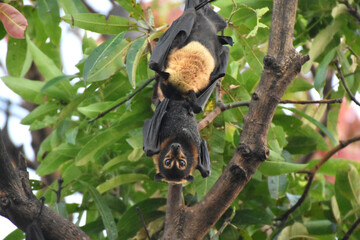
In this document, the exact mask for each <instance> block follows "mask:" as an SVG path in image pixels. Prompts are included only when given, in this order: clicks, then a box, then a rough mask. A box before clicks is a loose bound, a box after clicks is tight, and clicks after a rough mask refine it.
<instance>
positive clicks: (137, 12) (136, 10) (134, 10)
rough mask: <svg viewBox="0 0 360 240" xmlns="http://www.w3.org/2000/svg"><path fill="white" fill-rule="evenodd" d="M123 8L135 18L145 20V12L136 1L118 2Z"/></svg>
mask: <svg viewBox="0 0 360 240" xmlns="http://www.w3.org/2000/svg"><path fill="white" fill-rule="evenodd" d="M117 2H118V3H119V4H120V6H121V7H123V8H124V9H125V10H126V11H127V12H128V13H129V15H130V17H134V18H137V19H139V18H143V17H144V11H143V10H142V7H141V5H140V4H138V3H136V0H117Z"/></svg>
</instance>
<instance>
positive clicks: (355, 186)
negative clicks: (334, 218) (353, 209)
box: [348, 164, 360, 205]
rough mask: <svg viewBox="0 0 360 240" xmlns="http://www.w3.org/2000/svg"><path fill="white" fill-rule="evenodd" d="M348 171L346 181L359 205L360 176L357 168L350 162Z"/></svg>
mask: <svg viewBox="0 0 360 240" xmlns="http://www.w3.org/2000/svg"><path fill="white" fill-rule="evenodd" d="M349 167H350V169H349V173H348V181H349V184H350V188H351V192H352V194H353V197H354V199H355V202H356V203H357V205H360V177H359V172H358V171H357V169H356V168H355V167H354V166H353V165H352V164H350V165H349Z"/></svg>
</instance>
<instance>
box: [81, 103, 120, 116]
mask: <svg viewBox="0 0 360 240" xmlns="http://www.w3.org/2000/svg"><path fill="white" fill-rule="evenodd" d="M115 104H116V103H114V102H97V103H94V104H90V105H88V106H86V107H78V111H79V112H81V113H82V114H84V115H85V116H87V117H88V118H94V117H96V116H97V115H98V114H99V113H101V112H104V111H105V110H107V109H110V108H111V107H113V106H114V105H115Z"/></svg>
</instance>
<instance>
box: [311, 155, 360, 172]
mask: <svg viewBox="0 0 360 240" xmlns="http://www.w3.org/2000/svg"><path fill="white" fill-rule="evenodd" d="M318 162H319V159H313V160H311V162H309V163H308V164H307V167H306V168H307V169H312V168H313V167H314V166H315V165H316V164H317V163H318ZM349 164H351V165H353V166H354V167H355V168H356V170H357V171H359V172H360V162H355V161H352V160H348V159H335V158H330V159H329V160H327V161H326V162H325V163H324V165H322V166H321V168H320V169H319V170H318V172H319V173H322V174H326V175H330V176H336V172H337V171H338V170H339V169H345V168H347V167H348V165H349Z"/></svg>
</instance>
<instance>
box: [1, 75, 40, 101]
mask: <svg viewBox="0 0 360 240" xmlns="http://www.w3.org/2000/svg"><path fill="white" fill-rule="evenodd" d="M1 79H2V81H3V82H4V83H5V85H6V86H7V87H8V88H10V89H11V90H12V91H14V92H15V93H17V94H19V95H20V96H21V97H22V98H24V99H25V100H27V101H29V102H32V103H36V104H41V103H43V97H42V95H40V94H39V92H40V89H41V87H42V85H43V84H44V83H43V82H39V81H33V80H28V79H25V78H15V77H2V78H1Z"/></svg>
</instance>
